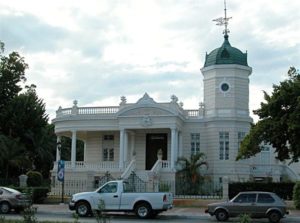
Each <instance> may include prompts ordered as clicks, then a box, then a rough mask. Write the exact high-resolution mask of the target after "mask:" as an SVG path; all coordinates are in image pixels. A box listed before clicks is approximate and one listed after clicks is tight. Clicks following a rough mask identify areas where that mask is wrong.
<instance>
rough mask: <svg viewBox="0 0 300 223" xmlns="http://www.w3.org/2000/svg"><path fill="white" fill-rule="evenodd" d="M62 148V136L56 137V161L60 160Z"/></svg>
mask: <svg viewBox="0 0 300 223" xmlns="http://www.w3.org/2000/svg"><path fill="white" fill-rule="evenodd" d="M60 150H61V137H60V136H57V138H56V161H58V160H60V158H61V157H60Z"/></svg>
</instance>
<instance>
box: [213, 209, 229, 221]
mask: <svg viewBox="0 0 300 223" xmlns="http://www.w3.org/2000/svg"><path fill="white" fill-rule="evenodd" d="M215 215H216V218H217V220H218V221H227V219H228V213H227V211H225V210H223V209H220V210H217V211H216V213H215Z"/></svg>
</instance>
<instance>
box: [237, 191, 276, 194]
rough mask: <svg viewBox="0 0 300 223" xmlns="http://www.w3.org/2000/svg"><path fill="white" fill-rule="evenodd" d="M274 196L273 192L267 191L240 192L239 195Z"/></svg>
mask: <svg viewBox="0 0 300 223" xmlns="http://www.w3.org/2000/svg"><path fill="white" fill-rule="evenodd" d="M253 193H256V194H274V193H273V192H269V191H242V192H240V193H239V194H253Z"/></svg>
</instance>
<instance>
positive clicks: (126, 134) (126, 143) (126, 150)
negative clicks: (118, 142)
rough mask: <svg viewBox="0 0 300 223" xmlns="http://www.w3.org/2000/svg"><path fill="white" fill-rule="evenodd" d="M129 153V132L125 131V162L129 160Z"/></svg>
mask: <svg viewBox="0 0 300 223" xmlns="http://www.w3.org/2000/svg"><path fill="white" fill-rule="evenodd" d="M127 153H128V132H127V131H125V132H124V155H123V157H124V158H123V160H124V163H126V162H127Z"/></svg>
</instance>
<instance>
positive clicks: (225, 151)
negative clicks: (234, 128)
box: [219, 132, 229, 160]
mask: <svg viewBox="0 0 300 223" xmlns="http://www.w3.org/2000/svg"><path fill="white" fill-rule="evenodd" d="M219 144H220V147H219V159H220V160H228V159H229V132H219Z"/></svg>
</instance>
